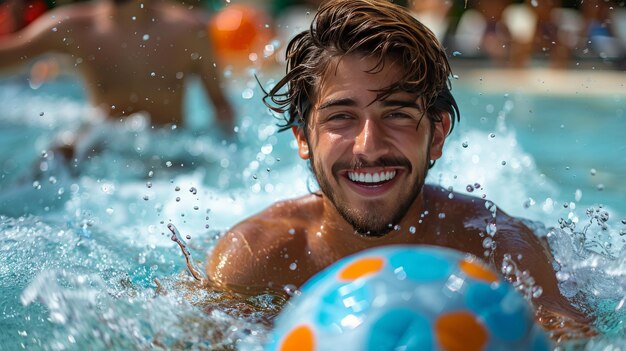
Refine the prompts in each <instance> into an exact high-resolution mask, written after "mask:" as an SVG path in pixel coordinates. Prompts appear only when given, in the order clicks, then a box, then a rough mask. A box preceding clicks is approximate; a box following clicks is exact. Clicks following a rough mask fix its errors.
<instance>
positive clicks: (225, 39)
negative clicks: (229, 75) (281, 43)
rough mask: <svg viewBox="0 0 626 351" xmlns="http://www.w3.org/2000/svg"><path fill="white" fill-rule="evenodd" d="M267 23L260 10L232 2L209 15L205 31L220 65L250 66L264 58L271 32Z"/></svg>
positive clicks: (266, 17)
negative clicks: (211, 15)
mask: <svg viewBox="0 0 626 351" xmlns="http://www.w3.org/2000/svg"><path fill="white" fill-rule="evenodd" d="M270 27H271V24H270V20H269V17H268V16H267V15H266V14H265V12H264V11H262V10H260V9H257V8H254V7H251V6H248V5H241V4H234V5H229V6H227V7H225V8H223V9H222V10H220V11H219V12H218V13H217V14H216V15H215V16H214V17H213V19H212V20H211V21H210V22H209V27H208V31H209V35H210V37H211V40H212V42H213V46H214V48H215V51H216V56H217V57H218V60H219V61H220V63H221V64H222V65H234V66H250V65H255V64H257V63H260V62H261V61H263V60H264V56H265V55H266V54H267V50H266V45H268V44H270V41H271V40H272V36H273V33H272V29H271V28H270ZM270 51H271V50H270Z"/></svg>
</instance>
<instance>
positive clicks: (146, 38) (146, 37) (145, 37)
mask: <svg viewBox="0 0 626 351" xmlns="http://www.w3.org/2000/svg"><path fill="white" fill-rule="evenodd" d="M142 39H143V41H148V39H150V35H148V34H144V35H143V37H142Z"/></svg>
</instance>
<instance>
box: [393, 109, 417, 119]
mask: <svg viewBox="0 0 626 351" xmlns="http://www.w3.org/2000/svg"><path fill="white" fill-rule="evenodd" d="M387 118H394V119H395V118H398V119H404V118H409V119H413V116H412V115H410V114H408V113H404V112H399V111H396V112H392V113H390V114H388V115H387Z"/></svg>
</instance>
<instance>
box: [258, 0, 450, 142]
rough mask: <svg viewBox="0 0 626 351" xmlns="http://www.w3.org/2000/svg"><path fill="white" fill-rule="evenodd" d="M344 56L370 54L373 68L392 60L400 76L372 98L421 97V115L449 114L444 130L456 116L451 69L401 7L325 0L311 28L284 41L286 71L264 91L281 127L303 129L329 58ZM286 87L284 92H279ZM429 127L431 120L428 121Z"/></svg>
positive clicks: (374, 0) (382, 1)
mask: <svg viewBox="0 0 626 351" xmlns="http://www.w3.org/2000/svg"><path fill="white" fill-rule="evenodd" d="M348 54H359V55H363V56H366V57H373V58H375V59H376V62H377V64H376V65H375V66H374V67H373V68H372V69H371V70H370V71H369V72H371V73H376V72H379V71H381V70H382V69H383V67H384V65H385V63H386V60H388V59H389V58H394V61H395V62H396V64H398V66H399V67H400V68H401V69H403V70H404V72H403V74H402V75H401V76H402V78H401V80H399V81H397V82H395V83H393V84H391V85H390V86H388V87H386V88H384V89H382V90H381V91H378V96H377V99H378V100H382V99H385V98H386V97H388V96H389V95H391V94H393V93H395V92H398V91H406V92H409V93H415V94H417V95H418V96H420V97H421V98H422V99H423V100H424V104H425V106H426V114H427V116H428V118H429V119H431V121H433V122H441V118H442V114H443V113H448V114H449V115H450V125H451V127H450V131H451V130H452V129H453V128H454V123H455V120H457V121H458V120H459V117H460V115H459V108H458V106H457V104H456V101H455V100H454V97H453V96H452V94H451V93H450V80H449V77H450V76H451V73H452V72H451V69H450V65H449V63H448V59H447V57H446V53H445V51H444V49H443V47H442V46H441V45H440V44H439V42H438V41H437V38H436V37H435V35H434V34H433V33H432V32H431V31H430V30H429V29H428V28H426V27H425V26H424V25H423V24H421V23H420V22H419V21H417V20H416V19H415V18H413V16H411V14H410V13H409V12H408V10H407V9H405V8H403V7H401V6H399V5H396V4H393V3H391V2H389V1H386V0H329V1H326V2H324V3H323V5H322V6H321V7H320V9H319V11H318V13H317V14H316V15H315V17H314V18H313V21H312V23H311V27H310V29H309V30H306V31H304V32H302V33H300V34H298V35H296V36H295V37H294V38H293V39H292V40H291V41H290V42H289V44H288V45H287V52H286V59H287V73H286V75H285V76H284V77H283V78H282V79H281V80H280V81H279V82H278V83H276V85H275V86H274V87H273V88H272V89H271V90H270V91H269V92H267V93H266V95H265V97H264V98H263V102H264V103H265V104H266V105H267V106H268V107H269V108H270V109H272V110H273V111H274V112H277V113H279V114H281V115H282V118H283V121H282V122H280V123H279V127H280V128H281V131H282V130H286V129H289V128H290V127H292V126H298V127H300V128H303V129H304V131H305V132H306V130H307V123H306V121H307V118H308V115H309V109H310V107H311V104H312V101H314V99H315V94H316V91H317V90H316V89H317V86H318V85H319V83H320V80H321V79H322V77H323V75H324V73H325V72H326V69H327V68H328V66H329V64H330V62H331V61H332V59H333V58H336V57H341V56H345V55H348ZM285 87H286V91H285ZM433 125H434V124H433Z"/></svg>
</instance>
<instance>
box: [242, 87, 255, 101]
mask: <svg viewBox="0 0 626 351" xmlns="http://www.w3.org/2000/svg"><path fill="white" fill-rule="evenodd" d="M253 96H254V91H252V89H250V88H246V89H244V90H243V91H242V92H241V97H242V98H244V99H246V100H248V99H252V97H253Z"/></svg>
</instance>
